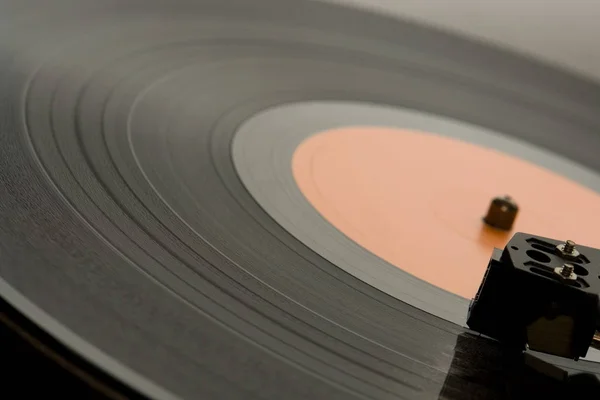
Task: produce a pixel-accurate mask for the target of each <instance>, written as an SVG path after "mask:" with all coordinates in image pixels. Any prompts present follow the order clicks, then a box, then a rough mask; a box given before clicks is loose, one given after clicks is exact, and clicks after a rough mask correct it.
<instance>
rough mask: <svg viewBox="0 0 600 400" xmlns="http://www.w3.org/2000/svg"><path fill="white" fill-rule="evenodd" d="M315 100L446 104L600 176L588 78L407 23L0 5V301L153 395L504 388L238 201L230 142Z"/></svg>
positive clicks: (221, 5) (260, 6) (272, 12)
mask: <svg viewBox="0 0 600 400" xmlns="http://www.w3.org/2000/svg"><path fill="white" fill-rule="evenodd" d="M311 100H350V101H352V100H356V101H365V102H373V103H379V104H386V105H391V106H394V105H398V106H403V107H409V108H415V109H419V110H423V111H426V112H431V113H438V114H440V115H446V116H449V117H452V118H455V119H462V120H465V121H468V122H470V123H474V124H478V125H482V126H488V127H490V128H493V129H496V130H499V131H502V132H506V133H507V134H509V135H515V136H518V137H520V138H523V139H524V140H527V141H529V142H531V143H534V144H539V145H542V146H543V147H545V148H547V149H550V150H552V151H555V152H558V153H560V154H562V155H564V156H566V157H569V158H572V159H575V160H577V161H579V162H580V163H581V164H583V165H585V166H587V167H589V168H592V169H594V170H600V159H599V158H598V157H597V149H598V148H600V134H599V133H598V131H599V130H598V128H599V127H600V114H598V112H597V110H598V106H599V105H600V104H599V103H600V89H599V88H598V86H594V85H593V84H591V83H590V82H587V81H584V80H583V79H579V78H575V77H572V76H567V75H565V74H563V73H561V72H559V71H555V70H552V69H551V68H548V67H545V66H542V65H538V64H536V63H534V62H533V61H529V60H525V59H521V58H517V57H515V56H511V55H509V54H506V53H504V52H502V51H499V50H496V49H489V48H486V47H483V46H481V45H478V44H475V43H471V42H466V41H463V40H461V39H457V38H453V37H449V36H447V35H444V34H442V33H439V32H434V31H431V30H428V29H425V28H422V27H418V26H414V25H412V24H408V23H404V22H400V21H396V20H392V19H388V18H385V17H382V16H375V15H369V14H366V13H364V12H359V11H354V10H350V9H343V8H340V7H338V6H332V5H326V4H322V3H319V2H314V1H292V0H257V1H247V0H213V1H210V0H207V1H200V0H198V1H192V0H170V1H160V0H146V1H141V0H140V1H133V0H131V1H124V0H120V1H116V0H106V1H91V0H78V1H69V0H54V1H42V0H18V1H0V183H1V185H0V276H1V277H2V280H3V282H4V283H5V284H6V285H5V284H3V285H1V286H0V287H2V288H5V287H10V288H11V290H8V289H2V293H1V294H2V295H3V296H4V297H5V298H7V300H9V301H13V302H14V303H17V302H18V301H17V300H16V299H17V296H15V295H14V293H13V291H16V292H18V293H20V294H22V295H23V296H25V297H26V298H27V299H28V300H29V301H30V302H31V303H33V304H34V305H35V306H36V307H37V308H38V309H39V310H40V312H44V313H46V314H49V315H50V316H52V317H53V318H54V319H55V320H57V321H59V322H60V323H61V324H62V325H63V326H64V327H65V328H66V329H67V330H68V331H69V332H72V333H73V334H75V335H76V336H78V337H79V338H82V339H84V340H85V341H86V342H87V343H88V344H89V348H88V349H87V350H86V347H85V346H80V348H79V350H80V351H81V353H83V354H84V356H86V357H87V358H88V359H92V361H95V362H97V363H99V364H102V362H101V361H97V359H96V358H94V356H93V355H92V354H93V352H92V351H91V350H90V349H91V348H95V349H99V350H100V351H101V352H102V353H103V354H104V355H106V356H108V357H110V358H112V359H115V360H118V361H119V363H121V364H122V365H124V366H125V367H127V369H128V371H134V372H135V373H136V374H139V375H140V376H143V377H145V378H146V379H147V380H150V381H152V382H154V384H155V385H157V386H160V387H161V388H163V389H164V391H157V390H155V388H152V387H151V386H150V385H147V384H146V383H144V381H143V380H139V379H134V378H132V376H131V374H129V373H125V372H123V371H121V370H119V371H120V372H119V371H116V370H113V371H109V372H111V373H112V374H113V375H117V376H118V377H119V378H121V379H123V380H124V381H125V382H126V383H128V384H130V385H132V386H134V387H135V388H136V389H137V390H139V391H141V392H143V393H144V394H146V395H149V396H151V397H155V398H177V397H179V398H186V399H203V398H207V399H282V398H285V399H331V400H333V399H367V398H369V399H396V398H423V399H429V398H438V397H441V398H468V397H473V398H502V397H503V396H504V395H505V394H506V390H508V389H507V386H506V385H505V384H504V381H502V380H500V381H495V382H496V384H494V385H489V384H486V382H489V376H490V375H493V376H496V375H494V373H495V372H494V371H492V372H490V370H487V371H486V370H485V368H488V367H490V366H492V365H497V363H495V362H494V360H493V358H494V357H496V356H495V354H497V351H496V350H497V349H496V350H494V345H493V344H491V343H489V342H487V341H485V340H484V339H482V338H477V337H476V336H466V341H467V343H468V344H469V345H467V346H464V345H461V346H460V347H461V349H463V350H461V351H457V350H456V349H457V343H458V340H459V335H461V336H460V338H463V337H464V336H462V334H464V330H463V329H462V328H460V327H458V326H457V325H454V324H451V323H448V322H445V321H442V320H440V319H438V318H435V317H433V316H431V315H429V314H426V313H424V312H422V311H420V310H418V309H416V308H413V307H410V306H408V305H406V304H404V303H402V302H400V301H398V300H397V299H394V298H392V297H390V296H388V295H385V294H383V293H382V292H380V291H378V290H376V289H374V288H372V287H370V286H367V285H365V284H364V283H363V282H361V281H359V280H358V279H356V278H354V277H352V276H351V275H349V274H347V273H345V272H344V271H342V270H340V269H339V268H337V267H336V266H335V265H332V264H331V263H329V262H327V261H325V260H324V259H323V258H321V257H320V256H318V255H317V254H316V253H314V252H313V251H311V250H310V249H308V248H307V247H305V246H304V245H302V244H301V243H299V242H298V241H297V240H296V239H294V238H293V236H291V235H290V234H288V233H287V232H285V230H283V229H282V228H281V227H280V226H279V225H277V224H276V223H275V222H274V221H273V220H272V219H270V218H269V217H268V215H267V214H266V213H265V212H264V211H263V210H262V209H261V208H260V207H259V206H258V205H257V203H256V202H255V201H254V200H253V199H252V198H251V196H250V195H249V193H248V192H247V191H246V190H245V188H244V187H243V185H242V183H241V182H240V180H239V179H238V177H237V175H236V173H235V170H234V166H233V163H232V159H231V151H230V142H231V139H232V137H233V135H234V134H235V130H236V128H237V127H238V126H239V125H240V124H241V123H242V122H243V121H244V120H246V119H247V118H249V117H250V116H252V115H254V114H255V113H256V112H258V111H260V110H262V109H265V108H267V107H270V106H273V105H277V104H282V103H286V102H294V101H311ZM549 201H551V200H549ZM432 301H436V299H432ZM15 305H16V306H17V307H19V304H15ZM28 310H29V311H30V315H29V316H30V317H32V318H34V319H35V318H36V315H34V314H36V312H37V311H36V312H33V311H31V310H32V308H31V307H29V308H28ZM48 326H50V325H48ZM57 332H58V330H56V331H55V333H57ZM57 336H60V335H58V334H57ZM59 339H61V338H59ZM62 340H64V341H68V339H67V338H66V337H62ZM490 347H491V348H492V350H490V351H487V350H485V351H484V350H482V349H487V348H490ZM465 348H466V349H467V350H464V349H465ZM482 355H488V356H489V357H492V359H490V360H489V363H485V362H484V363H483V367H482V363H473V365H476V366H477V367H476V369H475V370H469V367H468V366H469V365H470V361H472V360H479V359H480V357H481V356H482ZM567 364H568V363H567ZM457 366H458V367H457ZM569 367H571V368H573V369H581V370H589V371H593V372H597V373H600V367H598V366H597V365H595V364H591V363H586V362H580V363H578V364H575V365H571V364H569ZM478 368H479V369H481V368H483V371H482V372H483V375H484V378H483V379H482V380H481V379H480V380H479V381H478V380H477V379H474V378H473V374H475V375H477V374H478ZM449 371H451V375H450V377H449V376H448V372H449ZM486 374H487V375H486ZM485 376H487V377H488V378H485ZM449 378H451V379H449ZM486 379H487V380H486ZM474 382H475V383H476V386H477V388H478V390H477V391H476V392H473V394H469V391H468V389H465V388H469V387H473V384H475V383H474ZM519 387H520V386H519V385H517V389H515V388H514V385H512V384H511V393H514V391H515V390H517V391H518V388H519ZM542 390H545V389H542ZM167 392H168V393H167Z"/></svg>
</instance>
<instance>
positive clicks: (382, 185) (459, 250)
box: [293, 127, 600, 298]
mask: <svg viewBox="0 0 600 400" xmlns="http://www.w3.org/2000/svg"><path fill="white" fill-rule="evenodd" d="M293 173H294V178H295V179H296V182H297V184H298V186H299V188H300V190H301V191H302V192H303V194H304V196H305V197H306V198H307V200H308V201H309V202H310V203H311V204H312V205H313V206H314V207H315V209H316V210H317V211H318V212H319V213H320V214H321V215H322V216H323V217H324V218H325V219H327V220H328V221H329V222H330V223H331V224H332V225H333V226H335V227H336V228H337V229H338V230H340V231H341V232H342V233H344V234H345V235H346V236H347V237H349V238H350V239H352V240H354V241H355V242H356V243H358V244H359V245H361V246H362V247H363V248H365V249H366V250H368V251H370V252H372V253H374V254H376V255H377V256H379V257H380V258H382V259H384V260H386V261H387V262H389V263H391V264H393V265H395V266H397V267H398V268H401V269H403V270H404V271H406V272H408V273H410V274H413V275H414V276H416V277H418V278H421V279H423V280H425V281H428V282H429V283H431V284H433V285H436V286H438V287H440V288H443V289H445V290H447V291H449V292H452V293H455V294H457V295H460V296H463V297H466V298H471V297H472V296H473V295H474V294H475V292H476V291H477V288H478V286H479V283H480V281H481V279H482V277H483V273H484V272H485V269H486V267H487V263H488V260H489V258H490V256H491V252H492V249H493V247H498V248H503V247H504V245H505V244H506V242H507V241H508V240H509V239H510V237H511V236H512V233H514V232H527V233H531V234H534V235H540V236H546V237H551V238H555V239H558V240H566V239H571V240H574V241H575V242H577V243H581V244H584V245H588V246H594V247H600V235H599V234H598V232H597V229H595V227H597V226H600V195H599V194H598V193H596V192H594V191H592V190H590V189H588V188H586V187H584V186H582V185H580V184H578V183H576V182H573V181H571V180H569V179H567V178H565V177H562V176H560V175H558V174H556V173H554V172H552V171H549V170H546V169H543V168H541V167H538V166H536V165H533V164H531V163H529V162H526V161H523V160H520V159H518V158H516V157H512V156H509V155H507V154H503V153H500V152H497V151H495V150H493V149H487V148H484V147H480V146H477V145H473V144H470V143H466V142H462V141H459V140H456V139H452V138H448V137H444V136H438V135H434V134H429V133H424V132H414V131H407V130H399V129H391V128H381V127H351V128H343V129H336V130H331V131H327V132H323V133H321V134H318V135H315V136H312V137H311V138H309V139H307V140H306V141H304V142H303V143H302V144H301V145H300V146H299V147H298V149H297V150H296V152H295V154H294V158H293ZM503 195H509V196H511V197H512V198H513V199H514V200H515V202H516V203H517V204H518V205H519V215H518V216H517V220H516V222H515V224H514V227H513V231H512V232H508V233H505V232H500V231H497V230H494V229H492V228H489V227H487V226H486V225H485V224H484V223H483V222H482V217H483V216H484V215H485V214H486V212H487V208H488V207H489V204H490V201H491V199H492V198H493V197H496V196H503Z"/></svg>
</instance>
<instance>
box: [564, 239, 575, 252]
mask: <svg viewBox="0 0 600 400" xmlns="http://www.w3.org/2000/svg"><path fill="white" fill-rule="evenodd" d="M573 250H575V242H574V241H572V240H567V241H566V242H565V248H564V252H565V253H567V254H573Z"/></svg>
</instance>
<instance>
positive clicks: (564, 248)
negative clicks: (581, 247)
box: [556, 240, 580, 260]
mask: <svg viewBox="0 0 600 400" xmlns="http://www.w3.org/2000/svg"><path fill="white" fill-rule="evenodd" d="M575 246H576V245H575V242H574V241H572V240H567V241H566V242H565V243H561V244H559V245H558V246H556V252H557V253H558V255H559V256H561V257H562V258H565V259H568V260H574V259H576V258H577V257H579V255H580V253H579V251H578V250H577V249H576V248H575Z"/></svg>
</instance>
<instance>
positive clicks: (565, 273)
mask: <svg viewBox="0 0 600 400" xmlns="http://www.w3.org/2000/svg"><path fill="white" fill-rule="evenodd" d="M574 271H575V267H574V266H573V265H572V264H564V265H563V266H562V267H557V268H554V273H555V274H557V275H559V276H560V277H561V278H562V279H566V280H570V281H574V280H576V279H577V274H575V272H574Z"/></svg>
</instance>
